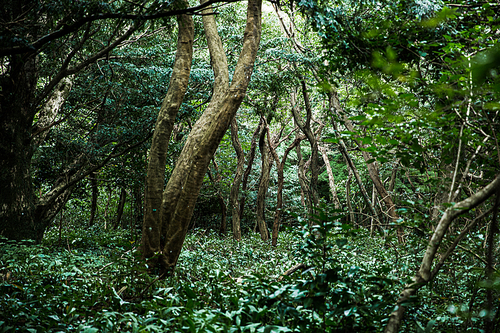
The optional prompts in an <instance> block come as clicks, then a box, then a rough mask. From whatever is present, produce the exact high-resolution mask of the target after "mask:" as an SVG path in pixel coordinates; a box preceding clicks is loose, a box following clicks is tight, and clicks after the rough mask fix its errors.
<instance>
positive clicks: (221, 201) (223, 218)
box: [207, 157, 227, 235]
mask: <svg viewBox="0 0 500 333" xmlns="http://www.w3.org/2000/svg"><path fill="white" fill-rule="evenodd" d="M212 163H213V165H214V169H215V173H216V176H215V179H214V177H213V176H212V173H211V172H210V169H208V171H207V174H208V178H210V181H211V182H212V184H213V186H214V189H215V191H216V192H217V198H218V200H219V206H220V210H221V221H220V224H219V233H220V234H221V235H225V234H226V231H227V230H226V229H227V206H226V202H225V201H224V197H223V195H222V193H221V190H220V181H221V180H222V176H221V174H220V172H219V166H218V165H217V162H215V157H214V158H212Z"/></svg>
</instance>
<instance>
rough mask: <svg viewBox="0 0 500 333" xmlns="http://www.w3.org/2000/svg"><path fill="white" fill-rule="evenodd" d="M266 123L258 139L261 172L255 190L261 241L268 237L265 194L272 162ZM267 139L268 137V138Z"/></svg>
mask: <svg viewBox="0 0 500 333" xmlns="http://www.w3.org/2000/svg"><path fill="white" fill-rule="evenodd" d="M266 135H267V131H266V124H265V123H264V126H263V130H262V133H261V135H260V139H259V149H260V156H261V161H262V163H261V173H260V180H259V190H258V192H257V226H258V228H259V231H260V238H261V239H262V240H263V241H267V240H268V239H269V231H268V230H267V224H266V212H265V207H266V195H267V190H268V188H269V176H270V173H271V166H272V164H271V163H270V161H269V145H268V143H267V142H266ZM268 140H269V139H268Z"/></svg>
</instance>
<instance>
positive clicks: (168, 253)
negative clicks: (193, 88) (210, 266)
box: [158, 0, 262, 276]
mask: <svg viewBox="0 0 500 333" xmlns="http://www.w3.org/2000/svg"><path fill="white" fill-rule="evenodd" d="M261 4H262V3H261V0H250V1H249V2H248V9H247V25H246V28H245V33H244V38H243V47H242V50H241V53H240V57H239V59H238V63H237V64H236V68H235V71H234V74H233V77H232V82H231V85H230V86H229V88H228V87H227V84H225V82H224V76H225V75H222V74H221V73H219V72H218V71H219V70H220V71H222V72H225V71H226V70H227V66H225V65H223V63H224V60H225V55H224V53H223V52H222V47H220V51H217V49H218V47H217V45H215V44H220V46H222V43H221V42H220V37H219V36H218V35H217V34H216V31H217V30H216V29H215V30H214V32H213V35H211V33H212V32H211V31H212V30H210V29H208V28H209V27H208V24H207V22H208V20H214V17H213V15H204V16H203V23H204V26H205V34H206V35H207V41H208V43H209V51H210V54H211V59H212V66H213V69H214V74H215V84H214V94H213V96H212V100H211V101H210V104H209V105H208V107H207V109H206V110H205V112H204V113H203V114H202V115H201V117H200V119H199V120H198V121H197V122H196V124H194V126H193V129H192V130H191V133H190V134H189V136H188V138H187V141H186V143H185V145H184V148H183V150H182V152H181V154H180V156H179V158H178V160H177V164H176V166H175V169H174V171H173V172H172V175H171V177H170V179H169V181H168V183H167V186H166V188H165V191H164V192H163V201H162V206H161V211H160V220H161V232H160V233H159V235H161V252H160V253H159V255H158V258H159V260H160V264H161V274H162V275H164V276H166V275H167V274H168V273H171V272H172V271H173V269H174V268H175V265H176V264H177V260H178V258H179V254H180V252H181V249H182V245H183V243H184V239H185V237H186V232H187V228H188V226H189V222H190V220H191V217H192V214H193V210H194V205H195V203H196V199H197V198H198V194H199V191H200V188H201V185H202V183H203V178H204V175H205V173H206V171H207V167H208V164H209V163H210V160H211V159H212V157H213V155H214V153H215V151H216V149H217V147H218V146H219V143H220V141H221V140H222V138H223V136H224V134H225V132H226V131H227V129H228V128H229V125H230V124H231V121H232V119H233V118H234V115H235V114H236V111H237V110H238V108H239V106H240V104H241V102H242V101H243V98H244V97H245V94H246V90H247V87H248V84H249V82H250V78H251V75H252V72H253V64H254V62H255V58H256V56H257V49H258V46H259V42H260V34H261ZM214 26H215V24H214ZM218 52H221V53H218ZM224 66H225V67H224ZM220 81H222V82H220Z"/></svg>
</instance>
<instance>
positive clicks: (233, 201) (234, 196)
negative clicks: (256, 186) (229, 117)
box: [229, 118, 245, 241]
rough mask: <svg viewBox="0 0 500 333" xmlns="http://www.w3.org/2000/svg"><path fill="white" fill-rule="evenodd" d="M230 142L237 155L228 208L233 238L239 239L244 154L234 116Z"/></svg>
mask: <svg viewBox="0 0 500 333" xmlns="http://www.w3.org/2000/svg"><path fill="white" fill-rule="evenodd" d="M231 142H232V144H233V148H234V150H235V152H236V156H237V159H238V161H237V164H236V173H235V174H234V179H233V183H232V184H231V193H230V194H229V208H230V209H231V216H232V217H231V220H232V226H233V238H234V239H236V240H238V241H240V240H241V220H240V203H239V200H238V195H239V192H240V184H241V178H242V176H243V166H244V164H245V155H244V154H243V149H242V148H241V143H240V140H239V139H238V123H237V122H236V118H234V119H233V121H232V122H231Z"/></svg>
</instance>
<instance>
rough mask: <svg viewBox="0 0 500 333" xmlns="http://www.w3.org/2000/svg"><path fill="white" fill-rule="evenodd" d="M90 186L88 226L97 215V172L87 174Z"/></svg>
mask: <svg viewBox="0 0 500 333" xmlns="http://www.w3.org/2000/svg"><path fill="white" fill-rule="evenodd" d="M89 179H90V188H91V189H92V202H91V203H90V220H89V227H92V226H93V225H94V220H95V217H96V216H97V198H98V197H99V188H98V187H97V172H92V173H91V174H90V176H89Z"/></svg>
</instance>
